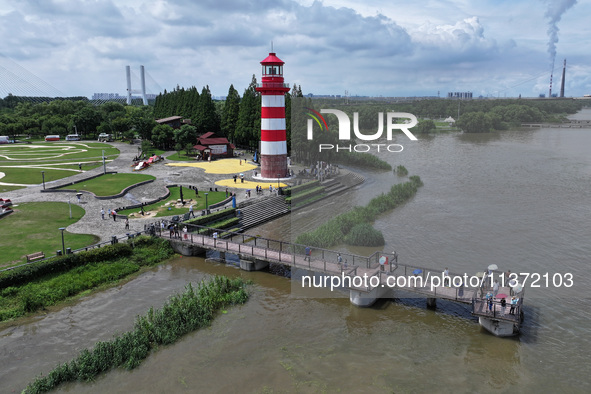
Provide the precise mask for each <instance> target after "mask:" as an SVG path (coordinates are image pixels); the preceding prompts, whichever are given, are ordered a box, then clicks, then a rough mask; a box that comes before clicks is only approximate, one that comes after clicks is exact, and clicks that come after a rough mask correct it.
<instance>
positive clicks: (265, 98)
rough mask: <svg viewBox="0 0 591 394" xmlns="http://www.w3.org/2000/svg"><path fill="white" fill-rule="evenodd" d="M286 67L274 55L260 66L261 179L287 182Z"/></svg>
mask: <svg viewBox="0 0 591 394" xmlns="http://www.w3.org/2000/svg"><path fill="white" fill-rule="evenodd" d="M283 64H285V63H284V62H283V61H282V60H281V59H279V58H278V57H277V56H276V55H275V53H274V52H271V53H269V56H267V57H266V58H265V60H263V61H262V62H261V65H262V66H263V77H262V83H261V84H260V85H259V86H257V88H256V90H257V91H258V92H260V93H261V176H262V177H263V178H286V177H288V170H287V141H286V132H285V130H286V128H285V126H286V125H285V93H287V92H288V91H289V86H287V85H286V84H285V83H284V82H283Z"/></svg>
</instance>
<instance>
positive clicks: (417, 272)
mask: <svg viewBox="0 0 591 394" xmlns="http://www.w3.org/2000/svg"><path fill="white" fill-rule="evenodd" d="M421 272H423V270H422V269H420V268H417V269H416V270H414V271H413V272H412V273H413V274H415V275H418V274H420V273H421Z"/></svg>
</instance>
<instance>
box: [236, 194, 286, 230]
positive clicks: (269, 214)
mask: <svg viewBox="0 0 591 394" xmlns="http://www.w3.org/2000/svg"><path fill="white" fill-rule="evenodd" d="M240 212H241V215H242V216H241V220H240V228H241V229H242V230H246V229H249V228H251V227H255V226H258V225H259V224H263V223H265V222H268V221H269V220H271V219H275V218H276V217H279V216H282V215H285V214H286V213H289V204H287V203H286V202H285V199H284V198H283V197H282V196H271V197H268V198H265V199H264V200H261V201H257V202H255V203H251V204H248V205H246V206H243V207H241V208H240Z"/></svg>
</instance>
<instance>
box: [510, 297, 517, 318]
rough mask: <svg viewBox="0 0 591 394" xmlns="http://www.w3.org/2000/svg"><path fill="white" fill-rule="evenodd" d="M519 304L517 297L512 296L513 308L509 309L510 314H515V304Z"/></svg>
mask: <svg viewBox="0 0 591 394" xmlns="http://www.w3.org/2000/svg"><path fill="white" fill-rule="evenodd" d="M516 305H517V299H516V298H515V297H511V308H510V309H509V314H510V315H514V314H515V306H516Z"/></svg>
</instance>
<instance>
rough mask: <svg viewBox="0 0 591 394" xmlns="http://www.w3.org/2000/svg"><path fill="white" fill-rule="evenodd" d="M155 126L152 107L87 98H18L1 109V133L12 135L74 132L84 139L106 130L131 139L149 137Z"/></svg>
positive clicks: (36, 135)
mask: <svg viewBox="0 0 591 394" xmlns="http://www.w3.org/2000/svg"><path fill="white" fill-rule="evenodd" d="M5 101H6V100H5ZM155 126H156V122H155V121H154V117H153V114H152V107H149V106H145V107H142V106H127V105H123V104H120V103H117V102H107V103H104V104H101V105H95V104H93V103H92V102H89V101H88V100H76V101H75V100H51V101H44V102H41V103H35V102H33V101H30V100H20V101H19V102H17V103H16V105H15V106H14V108H6V107H5V108H4V109H3V110H2V112H0V135H7V136H9V137H12V138H16V137H17V136H23V135H24V136H30V137H34V138H35V137H37V138H39V137H43V136H45V135H49V134H58V135H67V134H75V133H77V134H79V135H81V137H82V138H83V139H94V138H97V136H98V134H100V133H107V134H115V135H116V136H119V137H121V138H125V139H131V138H133V137H134V135H136V134H138V135H140V136H141V137H142V138H148V139H149V138H151V136H152V130H153V129H154V127H155Z"/></svg>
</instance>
